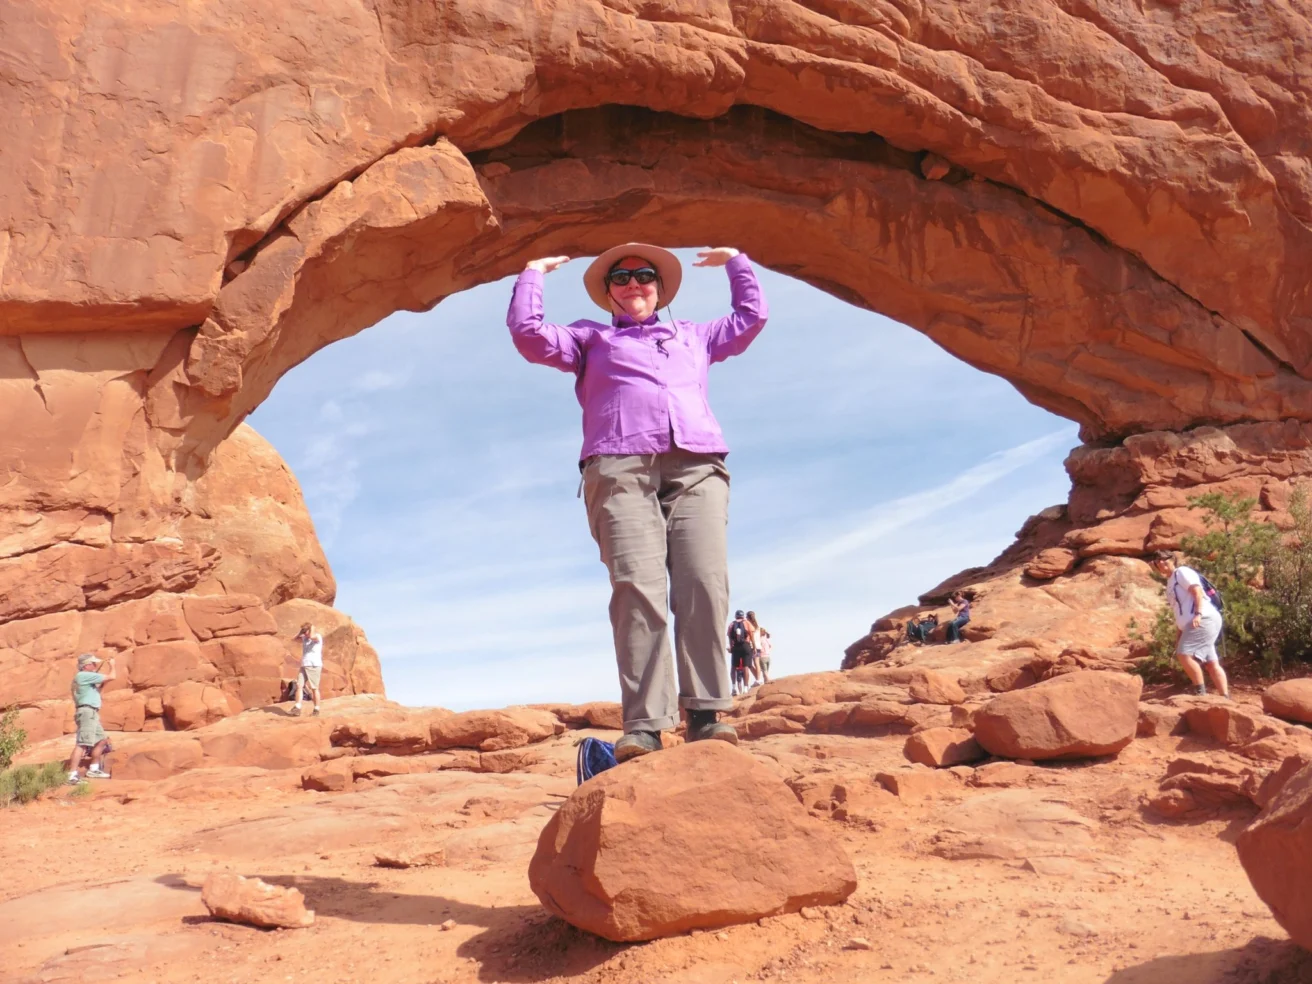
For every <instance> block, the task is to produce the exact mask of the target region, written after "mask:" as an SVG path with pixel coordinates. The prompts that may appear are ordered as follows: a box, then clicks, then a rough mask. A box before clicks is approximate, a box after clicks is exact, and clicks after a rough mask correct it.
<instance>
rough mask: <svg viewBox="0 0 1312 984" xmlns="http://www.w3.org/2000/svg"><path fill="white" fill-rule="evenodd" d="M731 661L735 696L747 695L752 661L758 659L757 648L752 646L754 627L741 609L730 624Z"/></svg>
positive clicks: (731, 678) (731, 680)
mask: <svg viewBox="0 0 1312 984" xmlns="http://www.w3.org/2000/svg"><path fill="white" fill-rule="evenodd" d="M728 635H729V660H730V671H731V672H730V682H731V683H732V685H733V687H732V691H731V693H732V694H733V696H735V697H737V696H738V695H739V694H745V693H747V676H748V673H749V672H750V668H751V665H752V660H754V659H755V658H756V647H755V646H754V645H753V644H752V627H751V625H750V624H749V623H748V621H747V616H746V615H745V614H744V613H743V611H742V610H741V609H740V610H739V611H736V612H734V614H733V621H732V622H730V623H729V632H728Z"/></svg>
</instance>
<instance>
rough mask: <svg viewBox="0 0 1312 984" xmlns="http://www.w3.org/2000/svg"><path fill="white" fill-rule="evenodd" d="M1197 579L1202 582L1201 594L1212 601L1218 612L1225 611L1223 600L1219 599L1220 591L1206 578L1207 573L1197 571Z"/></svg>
mask: <svg viewBox="0 0 1312 984" xmlns="http://www.w3.org/2000/svg"><path fill="white" fill-rule="evenodd" d="M1196 573H1197V574H1198V580H1200V581H1202V582H1203V594H1205V595H1207V600H1208V601H1210V602H1211V603H1212V607H1213V608H1215V609H1216V610H1217V611H1218V612H1223V611H1225V602H1224V601H1222V600H1221V592H1220V591H1219V590H1217V587H1216V585H1215V584H1213V583H1212V582H1211V581H1209V580H1208V579H1207V575H1206V574H1204V573H1202V571H1197V572H1196Z"/></svg>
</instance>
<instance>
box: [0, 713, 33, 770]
mask: <svg viewBox="0 0 1312 984" xmlns="http://www.w3.org/2000/svg"><path fill="white" fill-rule="evenodd" d="M25 745H27V732H26V731H24V730H23V729H22V728H20V727H19V726H18V708H17V707H10V708H9V709H8V710H6V711H5V712H4V714H0V772H3V771H4V770H5V769H7V768H9V767H10V766H11V765H13V764H14V759H15V758H17V757H18V754H19V752H21V751H22V750H23V748H24V746H25Z"/></svg>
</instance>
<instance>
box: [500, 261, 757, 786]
mask: <svg viewBox="0 0 1312 984" xmlns="http://www.w3.org/2000/svg"><path fill="white" fill-rule="evenodd" d="M568 261H569V257H568V256H548V257H543V258H541V259H537V260H532V261H530V262H529V263H528V265H527V266H526V267H525V269H524V272H523V273H521V274H520V276H519V279H518V280H517V281H516V283H515V289H514V293H513V295H512V297H511V301H510V310H509V312H508V314H507V317H506V323H507V326H508V327H509V328H510V335H511V339H512V340H513V342H514V345H515V348H516V349H517V350H518V351H519V353H520V354H521V355H523V356H524V358H526V359H528V361H530V362H534V363H537V364H539V365H545V366H551V367H552V368H555V369H559V370H561V371H563V372H568V373H572V374H573V375H574V376H575V383H574V393H575V395H576V397H577V398H578V401H579V404H580V406H581V407H582V408H583V448H582V451H581V453H580V455H579V459H580V460H579V469H580V471H581V472H582V482H581V484H580V491H581V493H582V496H583V499H584V503H585V505H586V508H587V517H588V526H589V529H590V530H591V532H592V536H593V539H594V540H596V542H597V546H598V548H599V549H600V552H601V560H602V562H603V563H604V564H605V565H606V568H607V570H608V571H609V573H610V582H611V601H610V621H611V629H612V632H613V634H614V642H615V658H616V662H617V663H618V667H619V677H620V697H621V705H622V707H623V716H624V732H625V733H624V736H623V737H622V738H620V740H619V741H618V742H617V743H616V745H615V757H616V759H617V760H619V761H621V762H622V761H625V760H626V759H629V758H632V757H634V756H636V755H645V754H647V753H649V752H654V751H657V750H658V749H660V748H661V736H660V733H661V732H662V731H664V730H667V729H671V728H674V727H675V726H676V724H677V723H678V711H679V708H680V707H682V708H683V709H684V710H685V711H686V712H687V715H688V733H687V737H688V740H689V741H700V740H702V739H707V738H714V739H719V740H722V741H730V742H737V740H738V735H737V732H735V731H734V729H733V728H732V727H731V726H730V725H728V724H726V723H724V722H723V721H720V720H719V713H720V712H721V711H726V710H729V709H730V708H731V707H732V706H733V702H732V699H731V695H730V687H729V674H728V669H727V667H726V665H725V658H724V657H725V652H724V650H725V638H724V635H723V634H722V633H723V629H722V626H723V625H724V624H725V616H726V615H727V614H728V608H729V574H728V557H727V532H726V526H727V523H728V513H729V471H728V469H727V468H726V467H725V463H724V459H725V455H726V454H727V453H728V450H729V449H728V447H727V446H726V445H725V443H724V438H723V436H722V435H721V433H720V426H719V424H718V423H717V422H716V420H715V417H714V415H713V414H712V413H711V409H710V406H709V404H708V403H707V401H706V392H707V370H708V369H709V368H710V366H711V364H712V363H715V362H720V361H722V360H724V359H727V358H729V357H730V356H734V355H738V354H740V353H742V352H743V351H745V350H746V348H747V346H748V345H750V344H751V342H752V340H753V339H754V338H756V336H757V335H758V334H759V333H760V331H761V329H762V328H763V327H764V325H765V320H766V304H765V298H764V297H763V296H762V294H761V288H760V285H759V284H758V283H757V280H756V275H755V273H753V271H752V265H751V263H750V262H749V261H748V259H747V257H746V256H745V255H743V254H742V253H739V252H738V250H736V249H731V248H729V247H724V246H721V247H716V248H713V249H706V250H702V251H701V252H700V253H699V254H698V261H697V262H696V263H695V264H694V265H695V266H698V267H724V268H725V270H726V272H727V273H728V275H729V288H730V296H731V302H732V306H733V311H732V313H730V314H728V315H726V316H724V317H721V318H717V319H716V320H714V321H709V322H704V323H696V322H692V321H684V320H680V319H677V318H673V317H671V316H670V313H669V304H670V302H671V301H672V300H674V297H675V295H676V294H677V293H678V290H679V286H680V283H681V281H682V279H683V268H682V265H681V264H680V262H679V258H678V257H677V256H675V255H674V254H673V253H671V252H670V251H669V250H666V249H661V248H660V247H658V246H651V245H648V244H646V243H624V244H622V245H620V246H615V247H612V248H611V249H608V250H606V251H605V252H604V253H602V254H601V255H600V256H598V257H597V258H596V259H595V260H594V261H593V262H592V263H591V264H590V265H589V266H588V268H587V269H586V270H585V271H584V273H583V284H584V287H585V288H586V289H587V292H588V296H589V297H590V298H591V299H592V301H593V302H594V303H595V304H596V305H597V306H598V307H600V308H601V309H602V310H603V311H604V312H605V320H597V321H594V320H591V319H585V320H581V321H575V322H572V323H570V324H568V325H556V324H550V323H548V322H547V321H546V319H545V318H544V316H543V304H542V289H543V278H544V277H545V275H546V274H548V273H551V272H552V271H554V270H556V269H558V268H559V267H561V266H562V265H563V264H565V263H567V262H568ZM662 308H664V309H666V316H665V318H661V317H659V315H658V313H657V312H658V311H659V310H660V309H662ZM671 610H672V611H673V612H674V658H673V659H671V653H670V643H669V637H668V632H667V626H668V613H669V612H670V611H671ZM676 678H677V686H676Z"/></svg>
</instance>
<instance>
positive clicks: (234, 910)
mask: <svg viewBox="0 0 1312 984" xmlns="http://www.w3.org/2000/svg"><path fill="white" fill-rule="evenodd" d="M200 900H201V901H202V902H204V903H205V908H207V909H209V910H210V915H212V916H213V917H214V918H215V919H226V920H227V921H228V922H235V923H245V924H246V925H247V926H261V927H264V928H266V929H274V928H277V927H281V928H283V929H300V928H302V927H304V926H311V925H313V924H314V910H312V909H306V908H305V896H304V895H302V894H301V893H300V890H299V889H295V888H280V887H279V886H277V885H270V884H269V883H268V882H263V881H261V880H260V879H258V878H243V877H242V876H241V875H234V874H233V873H232V872H230V871H216V872H215V873H214V874H212V875H210V876H209V878H207V879H205V886H204V888H202V889H201V894H200Z"/></svg>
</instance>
